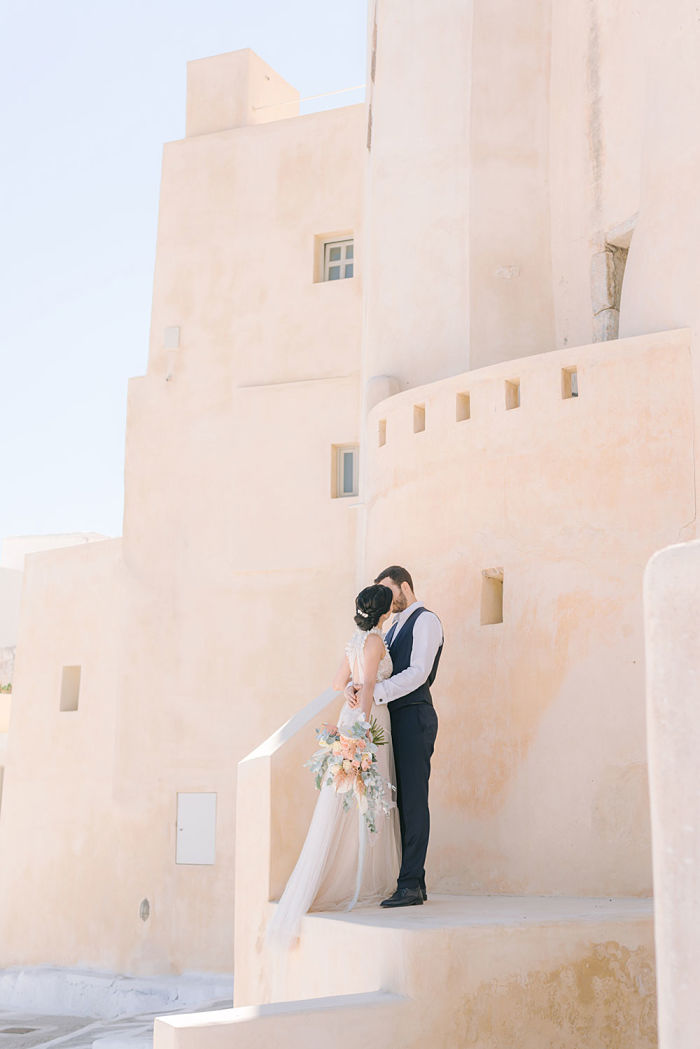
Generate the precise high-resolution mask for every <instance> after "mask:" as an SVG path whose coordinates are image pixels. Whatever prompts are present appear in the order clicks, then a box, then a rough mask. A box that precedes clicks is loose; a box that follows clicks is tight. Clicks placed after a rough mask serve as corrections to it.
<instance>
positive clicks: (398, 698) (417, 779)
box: [345, 565, 443, 907]
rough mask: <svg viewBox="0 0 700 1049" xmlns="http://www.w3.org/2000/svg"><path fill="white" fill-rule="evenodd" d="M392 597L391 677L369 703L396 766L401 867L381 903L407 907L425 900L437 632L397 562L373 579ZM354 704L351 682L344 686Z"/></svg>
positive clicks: (438, 648) (439, 648)
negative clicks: (387, 719)
mask: <svg viewBox="0 0 700 1049" xmlns="http://www.w3.org/2000/svg"><path fill="white" fill-rule="evenodd" d="M375 583H382V584H383V585H384V586H388V587H389V589H390V590H391V592H392V593H393V595H394V600H393V602H392V605H391V611H392V612H395V613H396V617H395V619H394V622H393V624H392V626H391V628H390V629H389V632H388V633H387V635H386V637H385V639H384V640H385V643H386V646H387V648H388V649H389V654H390V655H391V659H392V662H393V664H394V667H393V671H392V676H391V677H390V678H387V679H386V680H385V681H379V682H377V684H376V686H375V689H374V702H375V703H387V704H388V706H389V714H390V716H391V739H392V743H393V747H394V762H395V764H396V798H397V805H398V809H399V823H400V826H401V849H402V855H401V870H400V871H399V880H398V886H397V889H396V892H395V893H394V895H393V896H390V897H389V898H388V899H387V900H382V904H381V906H382V907H413V906H415V905H417V904H422V903H423V900H427V898H428V897H427V894H426V891H425V854H426V852H427V850H428V835H429V832H430V813H429V811H428V779H429V778H430V759H431V757H432V754H433V747H434V745H435V737H436V735H437V726H438V721H437V714H436V713H435V710H434V709H433V700H432V697H431V695H430V686H431V685H432V683H433V681H434V680H435V675H436V674H437V669H438V664H439V662H440V656H441V655H442V646H443V633H442V625H441V623H440V620H439V619H438V617H437V616H436V615H435V614H434V613H433V612H429V611H428V609H427V608H426V607H425V605H423V604H422V602H420V601H418V600H417V599H416V595H415V594H414V592H413V580H412V579H411V576H410V574H409V572H407V571H406V569H405V568H401V567H400V565H391V567H390V568H385V569H384V571H383V572H380V574H379V575H378V576H377V578H376V579H375ZM345 696H346V699H347V700H348V702H349V703H350V705H351V706H356V705H357V702H358V700H357V698H356V695H355V690H354V688H353V686H352V684H349V685H348V686H347V688H346V690H345Z"/></svg>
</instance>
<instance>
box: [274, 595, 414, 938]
mask: <svg viewBox="0 0 700 1049" xmlns="http://www.w3.org/2000/svg"><path fill="white" fill-rule="evenodd" d="M392 600H393V594H392V592H391V590H390V589H389V587H387V586H382V585H381V584H379V585H374V586H368V587H365V589H364V590H362V591H361V592H360V593H359V594H358V595H357V599H356V601H355V623H356V624H357V630H356V631H355V633H354V634H353V636H352V637H351V638H350V641H349V642H348V643H347V645H346V646H345V656H344V659H343V662H342V663H341V665H340V667H339V669H338V673H337V674H336V676H335V679H334V681H333V687H334V688H335V689H337V691H339V692H340V691H342V690H343V689H344V688H345V686H346V684H347V683H348V681H349V680H352V681H353V683H354V684H356V685H361V686H362V687H361V689H360V692H359V694H358V698H359V704H358V706H357V707H355V708H354V709H352V708H351V707H350V706H349V704H348V703H347V701H346V702H345V703H344V704H343V707H342V710H341V712H340V717H339V718H338V728H339V729H340V731H341V733H342V732H343V730H345V731H346V732H349V730H350V729H351V728H352V726H353V725H354V724H355V723H356V722H357V721H359V720H361V719H362V718H363V717H364V718H365V719H366V720H367V721H368V722H369V721H370V720H371V719H372V718H374V719H375V720H376V722H377V724H378V725H379V726H380V727H381V728H382V729H383V731H384V737H385V739H386V741H387V742H386V744H385V745H384V746H380V747H379V750H378V753H377V767H378V771H379V773H380V775H381V777H382V780H383V781H384V783H385V784H386V785H387V786H386V791H387V794H388V793H389V792H390V790H391V788H390V786H389V785H390V784H393V783H394V782H395V773H394V760H393V755H392V749H391V725H390V720H389V711H388V709H387V706H386V704H380V705H375V704H374V699H373V697H374V686H375V683H376V682H377V681H383V680H385V678H388V677H390V676H391V672H392V663H391V656H390V655H389V653H388V651H387V649H386V646H385V644H384V640H383V636H382V630H381V627H382V625H383V624H384V623H385V622H386V620H387V618H388V617H389V615H390V614H391V611H390V610H391V603H392ZM399 841H400V837H399V831H398V817H397V810H396V806H395V805H392V807H391V809H390V811H389V813H388V814H387V815H386V816H384V815H383V814H381V813H380V815H379V817H378V819H377V829H376V832H375V833H371V832H369V831H368V829H367V826H366V824H365V821H364V819H363V818H361V817H359V813H358V807H357V803H356V802H355V801H354V800H353V801H352V803H351V805H350V807H349V808H347V809H346V808H344V805H343V797H342V796H341V795H339V794H336V792H335V790H334V788H333V786H332V785H330V784H328V785H324V786H323V787H322V788H321V792H320V794H319V797H318V800H317V802H316V808H315V809H314V814H313V817H312V819H311V824H310V826H309V830H308V833H307V835H306V841H305V842H304V846H303V848H302V850H301V854H300V856H299V859H298V861H297V865H296V867H295V868H294V870H293V872H292V874H291V877H290V878H289V881H288V882H287V886H286V888H285V890H284V892H283V893H282V897H281V899H280V901H279V903H278V904H277V907H276V909H275V913H274V915H273V917H272V919H271V921H270V924H269V926H268V932H267V939H268V943H271V944H273V945H284V946H291V945H292V944H293V943H294V942H295V941H296V940H297V938H298V935H299V926H300V923H301V919H302V917H303V916H304V914H306V912H307V911H309V910H314V911H327V910H350V909H351V908H352V907H354V905H355V904H356V903H357V902H358V901H361V902H363V903H368V902H372V901H377V900H380V899H381V898H382V897H383V896H386V895H387V893H389V892H391V891H392V889H393V886H394V884H395V882H396V875H397V871H398V868H399Z"/></svg>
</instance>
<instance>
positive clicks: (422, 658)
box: [374, 612, 442, 703]
mask: <svg viewBox="0 0 700 1049" xmlns="http://www.w3.org/2000/svg"><path fill="white" fill-rule="evenodd" d="M441 644H442V624H441V623H440V620H439V619H438V617H437V616H436V615H434V614H433V613H432V612H423V614H422V615H421V616H419V617H418V619H417V620H416V622H415V624H414V626H413V646H412V648H411V664H410V666H408V667H406V669H405V670H402V671H401V673H400V674H395V675H394V676H393V677H389V678H387V679H386V681H378V682H377V684H376V685H375V686H374V702H375V703H391V702H392V701H393V700H395V699H400V698H401V696H407V695H408V694H409V692H414V691H415V690H416V689H417V688H419V687H420V686H421V685H422V684H423V683H424V682H425V681H427V680H428V675H429V674H430V671H431V670H432V669H433V663H434V662H435V657H436V655H437V653H438V649H439V648H440V645H441Z"/></svg>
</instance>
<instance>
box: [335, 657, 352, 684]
mask: <svg viewBox="0 0 700 1049" xmlns="http://www.w3.org/2000/svg"><path fill="white" fill-rule="evenodd" d="M349 680H350V660H349V659H348V657H347V656H344V657H343V662H342V663H341V664H340V666H339V667H338V671H337V673H336V675H335V677H334V678H333V688H334V689H335V690H336V692H342V691H343V689H344V688H345V686H346V685H347V683H348V681H349Z"/></svg>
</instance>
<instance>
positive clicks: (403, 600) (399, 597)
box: [380, 576, 408, 612]
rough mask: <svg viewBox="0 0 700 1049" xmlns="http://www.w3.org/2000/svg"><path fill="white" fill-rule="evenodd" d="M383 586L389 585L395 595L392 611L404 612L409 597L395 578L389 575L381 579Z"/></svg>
mask: <svg viewBox="0 0 700 1049" xmlns="http://www.w3.org/2000/svg"><path fill="white" fill-rule="evenodd" d="M380 582H381V584H382V586H388V587H389V589H390V590H391V592H392V594H393V595H394V600H393V601H392V602H391V611H392V612H403V610H404V608H408V599H407V597H406V595H405V594H404V592H403V589H402V588H401V587H400V586H399V585H398V583H395V582H394V580H393V579H390V578H389V577H388V576H387V577H386V578H385V579H382V580H380Z"/></svg>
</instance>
